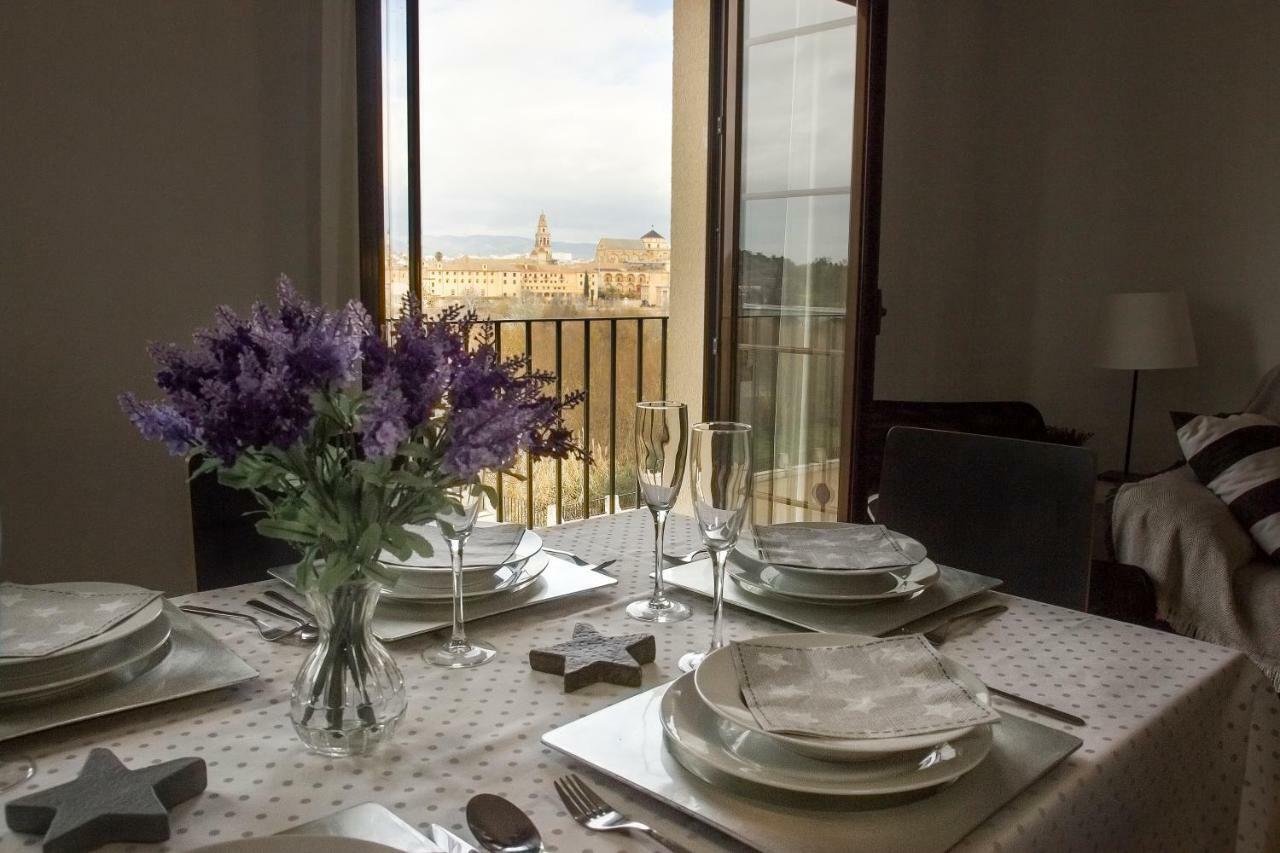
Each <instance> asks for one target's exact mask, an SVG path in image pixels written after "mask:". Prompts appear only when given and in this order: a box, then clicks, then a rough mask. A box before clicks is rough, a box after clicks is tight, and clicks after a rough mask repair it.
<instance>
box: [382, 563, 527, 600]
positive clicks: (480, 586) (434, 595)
mask: <svg viewBox="0 0 1280 853" xmlns="http://www.w3.org/2000/svg"><path fill="white" fill-rule="evenodd" d="M550 562H551V559H550V557H548V556H547V555H546V554H544V553H542V552H538V553H537V554H535V555H534V556H532V557H531V558H528V559H526V560H522V561H521V562H520V563H519V564H517V565H506V566H501V567H499V568H498V569H497V571H495V572H493V573H492V574H487V575H474V574H473V575H471V576H469V577H464V579H463V582H462V597H463V598H464V599H471V598H483V597H485V596H487V595H496V594H497V593H500V592H516V591H517V590H521V589H524V588H525V587H527V586H528V585H529V584H531V583H533V582H534V581H536V580H537V579H538V576H539V575H541V574H542V573H543V572H544V571H545V570H546V568H547V565H548V564H549V563H550ZM416 580H417V576H416V575H409V574H402V575H401V576H400V581H399V582H398V583H397V584H396V585H395V586H393V587H390V588H387V587H384V588H383V591H382V597H383V598H387V599H391V600H392V601H448V600H449V599H451V598H453V585H452V583H451V584H450V585H448V586H436V585H435V584H430V585H426V584H418V583H415V581H416Z"/></svg>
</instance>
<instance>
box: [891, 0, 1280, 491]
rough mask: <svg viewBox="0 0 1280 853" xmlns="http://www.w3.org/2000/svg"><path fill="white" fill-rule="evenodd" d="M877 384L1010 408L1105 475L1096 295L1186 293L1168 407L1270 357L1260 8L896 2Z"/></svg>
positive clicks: (1106, 437)
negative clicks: (1089, 436)
mask: <svg viewBox="0 0 1280 853" xmlns="http://www.w3.org/2000/svg"><path fill="white" fill-rule="evenodd" d="M889 33H890V36H889V39H890V44H889V79H888V92H887V114H886V133H885V173H884V211H883V214H884V234H883V242H882V246H881V251H882V255H881V274H882V281H881V283H882V286H883V288H884V291H885V302H886V305H887V307H888V309H889V315H888V317H887V318H886V320H885V327H884V334H883V336H882V337H881V339H880V342H879V347H878V366H877V367H878V369H877V396H878V397H881V398H906V399H912V398H917V399H920V398H927V399H991V398H1013V399H1027V400H1030V401H1031V402H1033V403H1035V404H1036V405H1037V406H1039V407H1040V408H1041V409H1042V411H1044V413H1045V416H1046V418H1047V419H1048V420H1049V421H1050V422H1051V423H1059V424H1063V425H1069V426H1075V427H1079V428H1083V429H1087V430H1091V431H1095V432H1097V433H1098V438H1096V439H1095V440H1094V442H1093V443H1092V445H1091V446H1093V447H1095V448H1096V449H1097V450H1098V451H1099V453H1100V466H1101V467H1119V464H1120V461H1121V459H1120V457H1121V453H1122V450H1123V442H1124V427H1125V422H1126V418H1127V415H1128V394H1129V375H1128V374H1127V373H1119V372H1114V371H1107V370H1101V369H1098V368H1095V367H1093V345H1094V336H1093V330H1094V327H1095V325H1096V316H1097V310H1098V306H1099V303H1100V301H1101V298H1102V296H1103V295H1104V294H1106V293H1109V292H1113V291H1125V290H1184V291H1186V292H1187V293H1188V295H1189V298H1190V302H1191V311H1192V322H1193V325H1194V327H1195V332H1196V337H1197V343H1198V345H1199V352H1200V367H1198V368H1195V369H1191V370H1183V371H1169V372H1152V373H1147V374H1144V376H1143V378H1142V386H1141V396H1140V399H1139V421H1138V432H1137V437H1136V439H1135V441H1136V447H1135V457H1136V459H1135V461H1136V463H1137V467H1138V468H1139V469H1146V470H1151V469H1152V468H1154V467H1155V466H1158V465H1163V464H1166V463H1167V462H1169V461H1171V460H1172V458H1174V456H1175V455H1176V445H1175V444H1174V442H1173V438H1172V431H1171V429H1170V427H1169V425H1168V424H1169V421H1168V414H1167V413H1168V411H1169V410H1170V409H1172V408H1189V409H1191V410H1195V411H1220V410H1224V409H1235V408H1238V407H1240V406H1241V405H1243V404H1244V402H1245V401H1246V399H1247V397H1248V396H1249V393H1250V390H1251V389H1252V387H1253V385H1254V383H1255V382H1256V381H1257V380H1258V378H1259V377H1260V376H1261V374H1262V373H1263V372H1264V371H1265V370H1266V369H1267V368H1269V367H1271V366H1272V365H1274V364H1276V363H1277V362H1280V334H1277V332H1276V330H1277V329H1278V328H1280V239H1278V238H1277V235H1280V147H1277V130H1276V129H1277V128H1278V127H1280V63H1277V62H1276V60H1275V55H1276V45H1277V44H1280V5H1277V4H1275V3H1272V2H1267V0H1233V2H1225V3H1202V2H1195V0H1126V2H1123V3H1090V4H1071V3H1058V2H1050V0H1026V2H1020V3H991V2H986V1H985V0H952V2H948V3H935V2H929V0H901V2H900V1H899V0H894V3H893V4H892V9H891V12H890V22H889Z"/></svg>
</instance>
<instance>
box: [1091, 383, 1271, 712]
mask: <svg viewBox="0 0 1280 853" xmlns="http://www.w3.org/2000/svg"><path fill="white" fill-rule="evenodd" d="M1242 411H1248V412H1257V413H1260V414H1263V415H1266V416H1267V417H1270V418H1272V419H1275V420H1280V367H1277V368H1275V369H1273V370H1272V371H1271V372H1270V373H1268V374H1267V376H1266V377H1265V378H1264V379H1263V381H1262V384H1261V385H1260V387H1259V389H1258V392H1257V394H1255V396H1254V399H1253V400H1252V401H1250V403H1249V405H1248V406H1246V407H1245V408H1244V409H1243V410H1242ZM1111 529H1112V538H1113V544H1114V547H1115V551H1116V557H1117V559H1119V560H1120V561H1121V562H1123V563H1128V564H1130V565H1135V566H1139V567H1140V568H1142V569H1143V570H1144V571H1145V572H1146V573H1147V574H1148V575H1149V576H1150V577H1151V579H1152V581H1154V583H1155V587H1156V603H1157V607H1158V609H1159V613H1160V616H1161V617H1162V618H1163V619H1165V620H1166V621H1167V622H1168V623H1169V624H1170V625H1172V626H1173V627H1174V629H1175V630H1177V631H1178V632H1179V633H1182V634H1187V635H1189V636H1192V637H1197V638H1199V639H1202V640H1207V641H1209V642H1212V643H1219V644H1221V645H1225V646H1232V647H1234V648H1237V649H1239V650H1241V651H1242V652H1244V653H1246V654H1247V655H1248V656H1249V657H1250V658H1251V659H1252V660H1253V661H1254V662H1255V663H1257V664H1258V666H1259V667H1261V668H1262V670H1263V671H1264V672H1266V673H1267V675H1268V676H1270V677H1271V679H1272V681H1273V682H1274V684H1275V687H1276V689H1277V691H1280V565H1277V564H1276V563H1274V562H1271V561H1269V560H1267V559H1265V558H1264V557H1263V555H1262V553H1261V552H1260V551H1259V550H1258V548H1257V546H1256V545H1255V544H1254V541H1253V539H1252V538H1251V537H1250V536H1249V533H1248V531H1246V530H1245V529H1244V528H1243V527H1241V526H1240V524H1239V522H1237V521H1236V519H1235V517H1234V516H1233V515H1232V514H1231V512H1230V511H1229V510H1228V509H1227V506H1226V504H1224V503H1223V502H1222V501H1221V500H1219V499H1218V497H1217V496H1216V495H1214V494H1213V493H1212V492H1211V491H1209V490H1208V489H1207V488H1205V487H1204V486H1202V485H1201V484H1200V482H1199V481H1198V480H1197V479H1196V477H1195V475H1194V474H1193V473H1192V472H1191V470H1190V469H1189V468H1188V467H1187V466H1185V465H1183V466H1181V467H1178V468H1175V469H1173V470H1171V471H1166V472H1164V473H1162V474H1158V475H1156V476H1154V477H1150V478H1148V479H1146V480H1142V481H1140V482H1137V483H1132V484H1129V485H1125V486H1122V487H1121V488H1120V490H1119V491H1118V492H1117V493H1116V496H1115V501H1114V504H1113V506H1112V515H1111Z"/></svg>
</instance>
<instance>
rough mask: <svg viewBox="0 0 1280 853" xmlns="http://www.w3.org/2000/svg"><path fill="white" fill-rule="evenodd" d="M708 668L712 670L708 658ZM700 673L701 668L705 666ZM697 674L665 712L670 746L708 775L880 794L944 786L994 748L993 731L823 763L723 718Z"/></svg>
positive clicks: (687, 678)
mask: <svg viewBox="0 0 1280 853" xmlns="http://www.w3.org/2000/svg"><path fill="white" fill-rule="evenodd" d="M703 665H704V666H705V665H706V662H705V661H704V663H703ZM699 669H701V667H699ZM697 671H698V670H695V671H694V672H690V673H686V674H685V675H682V676H681V677H680V678H678V679H676V681H675V682H673V683H672V685H671V686H670V687H669V688H667V692H666V693H665V694H664V695H663V697H662V702H661V706H660V715H661V719H662V730H663V736H664V737H665V739H666V742H667V748H668V750H669V751H670V752H671V754H672V755H673V756H674V757H675V759H676V760H677V761H679V762H680V763H681V764H685V763H686V762H689V764H688V765H686V766H687V767H688V769H689V770H690V771H691V772H693V773H694V774H695V775H698V776H700V777H701V776H702V775H703V768H709V769H710V770H711V771H713V772H715V773H720V774H723V775H725V776H728V777H731V778H734V779H738V780H741V781H744V782H748V783H750V784H751V785H752V786H764V787H767V788H773V789H777V790H783V791H790V792H794V793H800V794H817V795H823V796H831V797H874V796H882V795H886V794H900V793H906V792H909V791H922V790H925V789H928V788H934V787H937V786H939V785H945V784H946V783H948V782H951V781H954V780H955V779H958V778H960V777H961V776H963V775H964V774H965V773H968V772H969V771H970V770H972V769H973V768H975V767H977V766H978V764H980V763H981V762H982V759H984V758H985V757H986V756H987V753H988V752H990V751H991V742H992V735H991V727H990V726H979V727H977V728H975V729H974V730H973V731H971V732H969V733H968V734H966V735H964V736H963V737H959V738H956V739H955V740H952V741H948V742H946V743H940V744H937V745H936V746H934V747H932V748H929V749H925V750H921V751H918V752H910V753H900V754H898V755H896V756H893V757H889V758H882V759H880V760H877V761H861V762H857V763H835V762H831V761H820V760H817V759H814V758H809V757H806V756H803V755H798V754H796V753H795V752H792V751H791V750H789V749H787V748H785V747H783V746H782V745H781V744H779V743H777V742H776V741H774V740H771V739H769V738H767V737H762V736H761V735H759V734H756V733H755V732H752V731H748V730H746V729H744V728H741V727H739V726H736V725H734V724H733V723H732V722H730V721H729V720H726V719H725V718H723V717H720V716H717V715H716V714H715V713H714V712H713V711H712V710H711V709H710V708H709V707H708V706H707V704H706V703H705V702H703V701H702V698H701V697H700V696H699V695H698V691H697V688H696V687H695V686H694V677H695V675H696V673H697Z"/></svg>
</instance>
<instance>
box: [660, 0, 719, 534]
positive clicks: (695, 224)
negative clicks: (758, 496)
mask: <svg viewBox="0 0 1280 853" xmlns="http://www.w3.org/2000/svg"><path fill="white" fill-rule="evenodd" d="M710 16H711V6H710V0H678V2H677V3H676V4H675V48H674V59H673V61H674V69H673V74H672V110H673V112H672V116H671V297H670V314H671V319H670V321H669V325H668V335H667V396H668V397H670V398H671V399H672V400H680V401H683V402H684V403H686V404H687V405H688V407H689V423H690V424H694V423H697V422H699V421H701V420H702V383H703V376H702V372H703V371H702V358H703V354H702V353H703V337H704V335H703V328H704V327H703V321H704V316H705V308H706V293H707V291H706V269H707V267H706V264H707V245H706V243H707V109H708V104H709V102H708V97H709V91H708V79H709V78H708V75H709V73H710V66H709V62H710V55H709V52H708V49H709V45H710V43H711V17H710ZM680 499H681V504H680V506H679V509H680V510H681V511H683V512H689V511H690V509H689V503H688V501H689V496H688V489H684V490H683V493H682V494H681V496H680Z"/></svg>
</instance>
